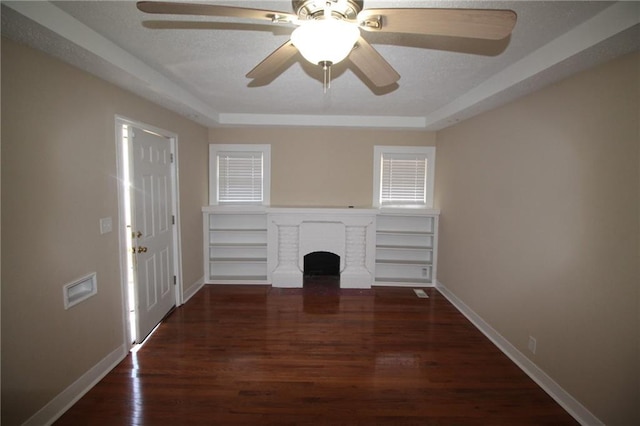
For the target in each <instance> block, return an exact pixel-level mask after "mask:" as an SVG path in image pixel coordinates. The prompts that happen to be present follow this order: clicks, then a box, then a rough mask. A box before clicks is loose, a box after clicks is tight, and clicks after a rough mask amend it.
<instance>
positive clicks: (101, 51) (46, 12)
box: [3, 1, 218, 122]
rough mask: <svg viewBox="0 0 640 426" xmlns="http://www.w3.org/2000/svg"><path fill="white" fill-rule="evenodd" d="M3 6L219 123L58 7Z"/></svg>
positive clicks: (155, 73)
mask: <svg viewBox="0 0 640 426" xmlns="http://www.w3.org/2000/svg"><path fill="white" fill-rule="evenodd" d="M3 4H4V5H6V6H8V7H10V8H11V9H13V10H15V11H16V12H18V13H20V14H21V15H23V16H25V17H26V18H28V19H30V20H32V21H34V22H36V23H37V24H39V25H41V26H43V27H45V28H47V29H48V30H50V31H52V32H54V33H55V34H57V35H59V36H60V37H62V38H64V39H66V40H68V41H69V42H71V43H73V44H75V45H77V46H79V47H80V48H82V49H85V50H86V51H88V52H91V53H93V54H94V55H96V56H97V57H99V58H101V59H103V60H104V61H106V62H108V63H110V64H112V65H113V66H115V67H117V68H118V69H120V70H121V71H124V72H125V73H127V74H129V75H131V76H134V77H135V78H137V79H139V80H142V81H144V82H145V83H147V85H148V86H149V88H151V90H152V91H154V92H155V93H157V94H159V95H161V96H163V97H167V98H169V99H172V100H173V101H177V102H178V103H182V104H184V105H185V106H188V107H189V108H190V109H191V110H194V111H196V112H198V113H199V114H201V115H203V116H206V117H208V118H210V119H212V120H214V121H216V122H217V118H218V112H217V111H214V110H212V109H211V108H210V107H209V106H208V105H207V104H205V103H204V102H202V101H201V100H200V99H198V98H196V97H195V96H194V95H193V94H192V93H190V92H188V91H187V90H185V89H183V88H182V87H180V86H179V85H177V84H176V83H174V82H173V81H171V80H170V79H169V78H167V77H165V76H164V75H162V74H161V73H159V72H158V71H156V70H154V69H153V68H151V67H150V66H148V65H147V64H145V63H144V62H142V61H141V60H139V59H138V58H136V57H135V56H133V55H132V54H130V53H129V52H127V51H126V50H124V49H122V48H120V47H119V46H118V45H116V44H115V43H113V42H111V41H110V40H108V39H107V38H105V37H103V36H102V35H100V34H99V33H97V32H96V31H94V30H92V29H91V28H89V27H87V26H86V25H84V24H83V23H81V22H80V21H78V20H77V19H75V18H73V17H72V16H70V15H69V14H67V13H65V12H64V11H62V10H61V9H59V8H58V7H56V6H55V5H53V4H51V3H49V2H42V1H33V2H32V1H22V2H18V1H12V2H3Z"/></svg>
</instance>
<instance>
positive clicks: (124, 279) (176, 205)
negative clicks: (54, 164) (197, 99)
mask: <svg viewBox="0 0 640 426" xmlns="http://www.w3.org/2000/svg"><path fill="white" fill-rule="evenodd" d="M123 125H129V126H133V127H137V128H139V129H143V130H147V131H149V132H153V133H156V134H158V135H160V136H163V137H166V138H167V139H169V144H170V147H171V154H173V163H171V191H172V195H173V203H172V206H171V214H172V215H173V216H174V217H175V221H176V223H175V226H174V227H173V259H172V260H173V271H174V274H175V276H176V284H175V286H174V291H175V300H176V307H177V306H180V305H182V304H183V303H184V302H183V297H182V287H183V285H182V244H181V239H180V196H179V194H180V193H179V185H178V176H179V173H178V135H177V134H175V133H173V132H170V131H168V130H165V129H161V128H159V127H156V126H152V125H150V124H147V123H143V122H141V121H137V120H132V119H130V118H127V117H124V116H121V115H117V114H116V116H115V136H116V137H115V139H116V158H117V169H118V176H117V178H118V237H119V244H118V250H119V258H120V281H121V290H122V316H123V328H124V330H123V337H124V345H125V347H126V348H127V350H130V349H131V348H132V347H133V346H134V343H133V339H132V336H131V331H130V330H131V324H130V320H129V310H130V306H129V298H128V271H127V263H128V256H130V253H129V252H128V251H127V238H131V235H130V234H131V230H130V229H129V230H128V229H127V227H126V224H125V222H126V220H125V217H126V216H125V211H126V203H125V194H126V191H125V188H124V185H125V183H126V182H125V173H124V171H125V168H128V167H129V164H125V159H124V157H123V146H124V141H123V138H122V132H121V131H120V130H121V128H122V126H123ZM136 343H140V342H136Z"/></svg>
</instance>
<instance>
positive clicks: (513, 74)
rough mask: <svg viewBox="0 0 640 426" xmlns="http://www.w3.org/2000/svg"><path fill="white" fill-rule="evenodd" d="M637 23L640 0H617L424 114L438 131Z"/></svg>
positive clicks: (427, 124) (428, 122)
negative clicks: (632, 0) (485, 103)
mask: <svg viewBox="0 0 640 426" xmlns="http://www.w3.org/2000/svg"><path fill="white" fill-rule="evenodd" d="M637 24H640V2H617V3H615V4H613V5H612V6H610V7H608V8H606V9H604V10H603V11H602V12H600V13H599V14H597V15H595V16H594V17H592V18H591V19H589V20H587V21H585V22H583V23H582V24H580V25H578V26H577V27H575V28H573V29H571V30H569V31H567V32H566V33H565V34H563V35H561V36H560V37H558V38H556V39H554V40H552V41H550V42H549V43H547V44H546V45H544V46H542V47H540V48H539V49H537V50H535V51H534V52H532V53H531V54H529V55H527V56H525V57H524V58H522V59H521V60H519V61H517V62H515V63H513V64H512V65H511V66H509V67H507V68H505V69H504V70H502V71H501V72H499V73H497V74H495V75H494V76H493V77H491V78H490V79H488V80H486V81H485V82H484V83H482V84H480V85H478V86H476V87H475V88H474V89H472V90H470V91H469V92H467V93H466V94H465V95H463V96H461V97H459V98H457V99H455V100H453V101H452V102H450V103H449V104H447V105H445V106H444V107H442V108H440V109H438V110H436V111H434V112H432V113H430V114H428V115H427V116H426V117H425V121H426V124H425V126H426V127H427V129H429V130H437V129H442V128H444V127H447V126H448V125H451V124H453V123H454V122H455V121H456V120H454V119H453V117H455V115H456V114H458V113H460V112H462V111H464V110H465V109H467V108H470V107H472V106H474V105H477V104H478V103H480V102H482V101H483V100H485V99H488V98H490V97H491V96H494V95H496V94H498V93H500V92H502V91H504V90H507V89H509V88H510V87H512V86H515V85H516V84H518V83H520V82H522V81H524V80H526V79H528V78H531V77H533V76H535V75H536V74H538V73H540V72H542V71H544V70H546V69H548V68H550V67H552V66H554V65H556V64H558V63H560V62H562V61H564V60H566V59H568V58H570V57H572V56H574V55H577V54H579V53H580V52H582V51H585V50H587V49H589V48H590V47H593V46H595V45H596V44H598V43H600V42H602V41H604V40H606V39H608V38H610V37H613V36H615V35H616V34H618V33H620V32H622V31H624V30H627V29H629V28H631V27H633V26H634V25H637Z"/></svg>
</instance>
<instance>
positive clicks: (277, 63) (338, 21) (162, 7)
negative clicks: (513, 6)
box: [137, 0, 516, 91]
mask: <svg viewBox="0 0 640 426" xmlns="http://www.w3.org/2000/svg"><path fill="white" fill-rule="evenodd" d="M292 4H293V9H294V11H295V13H290V12H281V11H272V10H261V9H251V8H244V7H234V6H222V5H213V4H200V3H178V2H160V1H139V2H138V3H137V7H138V9H139V10H141V11H142V12H146V13H156V14H167V15H199V16H225V17H235V18H245V19H255V20H263V21H264V20H266V21H269V22H271V23H273V24H293V25H296V26H297V28H295V29H294V30H293V32H292V34H291V39H290V40H289V41H287V42H286V43H284V44H283V45H282V46H280V47H278V48H277V49H276V50H275V51H274V52H272V53H271V54H270V55H269V56H267V57H266V58H265V59H264V60H263V61H262V62H260V63H259V64H258V65H257V66H256V67H255V68H253V69H252V70H251V71H249V73H248V74H247V75H246V76H247V77H248V78H252V79H260V78H262V77H266V76H269V75H270V74H272V73H274V72H276V71H277V70H278V69H279V68H280V67H281V66H283V65H284V64H285V63H286V62H287V61H288V60H289V59H290V58H292V57H293V56H294V55H295V54H296V53H297V52H300V53H301V54H302V56H303V57H304V58H305V59H306V60H307V61H309V62H311V63H313V64H314V65H319V66H320V67H322V69H323V70H324V89H325V91H326V89H327V87H329V84H330V81H331V66H332V65H334V64H337V63H338V62H340V61H342V60H344V59H345V58H347V57H348V58H349V60H350V61H351V63H352V64H353V65H354V66H355V67H356V68H357V69H359V70H360V71H361V72H362V73H363V74H364V75H365V76H366V77H367V78H368V79H369V80H370V81H371V83H373V84H374V85H375V86H377V87H385V86H388V85H391V84H393V83H395V82H397V81H398V80H399V79H400V75H399V74H398V73H397V72H396V70H394V69H393V67H392V66H391V65H390V64H389V63H388V62H387V61H386V60H385V59H384V58H383V57H382V56H381V55H380V54H379V53H378V52H377V51H376V50H375V49H374V48H373V46H371V45H370V44H369V43H368V42H367V41H366V40H365V38H364V37H363V36H362V34H361V32H360V30H363V31H365V32H388V33H404V34H418V35H437V36H450V37H467V38H479V39H487V40H501V39H503V38H505V37H507V36H508V35H509V34H511V31H512V29H513V27H514V25H515V23H516V14H515V12H513V11H512V10H497V9H440V8H412V9H409V8H386V9H364V8H363V2H362V0H293V1H292Z"/></svg>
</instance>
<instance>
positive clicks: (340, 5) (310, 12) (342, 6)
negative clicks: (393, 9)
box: [292, 0, 363, 21]
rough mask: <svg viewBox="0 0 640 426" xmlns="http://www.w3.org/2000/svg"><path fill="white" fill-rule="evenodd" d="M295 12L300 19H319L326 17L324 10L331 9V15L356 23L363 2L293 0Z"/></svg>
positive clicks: (354, 0) (353, 0) (352, 0)
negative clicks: (327, 7) (328, 7)
mask: <svg viewBox="0 0 640 426" xmlns="http://www.w3.org/2000/svg"><path fill="white" fill-rule="evenodd" d="M292 4H293V10H295V11H296V14H297V15H298V18H299V19H301V20H304V19H319V18H321V17H322V16H323V15H324V9H325V7H326V6H327V5H328V6H330V7H331V15H332V16H334V17H336V18H339V19H344V20H347V21H355V20H356V19H357V17H358V13H360V11H361V10H362V8H363V2H362V1H357V0H293V1H292Z"/></svg>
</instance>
